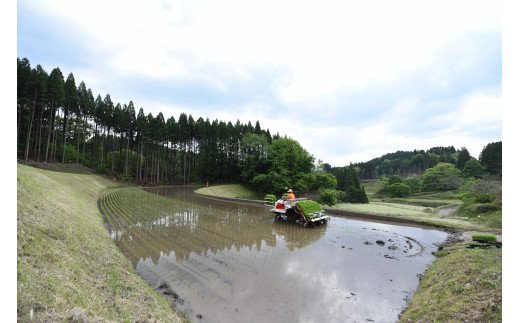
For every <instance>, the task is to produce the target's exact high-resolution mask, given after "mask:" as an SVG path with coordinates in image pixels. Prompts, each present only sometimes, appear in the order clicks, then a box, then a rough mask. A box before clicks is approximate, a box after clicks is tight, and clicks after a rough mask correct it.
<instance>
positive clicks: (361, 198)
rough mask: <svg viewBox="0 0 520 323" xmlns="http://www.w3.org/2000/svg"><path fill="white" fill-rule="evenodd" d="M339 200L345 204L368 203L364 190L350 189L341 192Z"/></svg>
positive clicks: (362, 188)
mask: <svg viewBox="0 0 520 323" xmlns="http://www.w3.org/2000/svg"><path fill="white" fill-rule="evenodd" d="M341 200H342V201H343V202H346V203H368V196H367V194H366V193H365V188H364V187H363V186H361V188H350V189H349V190H347V191H345V192H343V195H342V197H341Z"/></svg>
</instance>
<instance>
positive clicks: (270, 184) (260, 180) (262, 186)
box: [251, 172, 289, 194]
mask: <svg viewBox="0 0 520 323" xmlns="http://www.w3.org/2000/svg"><path fill="white" fill-rule="evenodd" d="M251 185H252V186H253V187H254V188H255V189H257V190H259V191H260V192H273V191H274V192H276V194H280V193H282V192H284V191H285V188H286V187H289V181H288V179H287V178H285V177H284V176H281V175H279V174H278V173H276V172H270V173H268V174H259V175H256V176H255V177H254V178H253V179H252V180H251Z"/></svg>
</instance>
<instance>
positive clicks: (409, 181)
mask: <svg viewBox="0 0 520 323" xmlns="http://www.w3.org/2000/svg"><path fill="white" fill-rule="evenodd" d="M403 182H404V183H405V184H406V185H408V187H409V188H410V190H411V192H412V194H414V193H419V192H421V188H422V181H421V180H420V179H419V178H416V177H413V178H405V179H404V181H403Z"/></svg>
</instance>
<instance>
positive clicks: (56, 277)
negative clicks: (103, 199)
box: [17, 164, 181, 322]
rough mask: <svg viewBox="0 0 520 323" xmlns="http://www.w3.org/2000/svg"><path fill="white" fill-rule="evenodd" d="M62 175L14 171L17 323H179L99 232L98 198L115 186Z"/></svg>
mask: <svg viewBox="0 0 520 323" xmlns="http://www.w3.org/2000/svg"><path fill="white" fill-rule="evenodd" d="M53 167H56V166H53ZM58 169H59V167H58ZM66 171H67V172H58V171H52V170H44V169H38V168H34V167H29V166H26V165H20V164H19V165H18V169H17V206H18V207H17V254H18V257H17V259H18V260H17V265H18V266H17V294H18V295H17V297H18V299H17V312H18V320H19V321H30V320H31V321H32V320H36V321H65V320H73V321H74V320H80V321H81V320H87V321H164V322H172V321H180V320H181V319H180V317H179V315H177V314H176V313H175V312H174V311H173V310H172V308H171V305H170V303H169V302H168V301H167V300H166V299H165V298H163V297H162V296H161V295H159V294H158V293H157V292H156V291H154V290H153V289H152V288H151V287H150V286H148V285H147V284H146V283H145V282H144V281H143V280H142V279H141V278H140V277H139V276H138V274H137V272H136V271H135V270H134V268H133V266H132V264H131V263H130V261H129V260H127V259H126V258H125V257H124V256H123V255H122V254H121V253H120V252H119V250H118V249H117V247H116V245H115V244H114V243H113V241H112V240H111V238H110V236H109V234H108V231H107V230H106V229H105V227H104V222H103V219H102V215H101V214H100V213H99V210H98V207H97V200H98V196H99V193H100V192H101V191H102V190H104V189H106V188H107V187H110V186H114V185H115V184H116V183H115V182H112V181H109V180H107V179H104V178H103V177H100V176H98V175H95V174H92V173H90V172H89V171H88V170H87V169H85V168H82V167H70V166H69V167H67V169H66Z"/></svg>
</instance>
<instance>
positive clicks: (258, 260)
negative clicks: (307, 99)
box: [107, 192, 446, 322]
mask: <svg viewBox="0 0 520 323" xmlns="http://www.w3.org/2000/svg"><path fill="white" fill-rule="evenodd" d="M162 194H164V192H162ZM121 198H124V197H121ZM183 198H184V201H187V200H188V201H189V196H188V197H186V194H184V195H183ZM121 203H123V204H124V203H131V201H121ZM215 203H217V202H215ZM157 205H158V206H159V205H160V203H158V204H157ZM171 205H174V204H171ZM170 207H171V208H173V209H175V206H170ZM135 209H137V208H134V211H135ZM128 213H129V214H128V215H126V217H125V219H126V220H124V221H123V220H121V221H119V222H115V220H113V221H112V222H113V223H117V224H118V227H117V229H116V230H113V231H112V233H113V232H117V233H116V234H114V233H113V238H114V241H115V242H116V243H117V244H118V246H119V247H120V248H121V250H122V251H123V252H124V253H125V254H126V255H127V256H128V257H129V258H130V259H131V260H132V261H133V262H134V264H135V265H136V268H137V270H138V271H139V273H140V274H141V275H142V276H143V278H144V279H145V280H147V281H148V282H149V283H150V284H151V285H152V286H154V287H158V286H160V285H161V284H164V283H167V285H169V286H170V287H171V289H172V290H173V292H174V293H175V294H176V295H178V296H179V298H180V299H177V300H176V301H175V304H176V306H177V307H178V308H180V309H182V310H185V311H186V312H188V313H189V314H190V316H191V317H192V318H195V315H196V314H200V315H202V320H203V321H208V322H218V321H221V322H235V321H236V322H244V321H255V322H258V321H265V322H282V321H283V322H324V321H326V322H345V321H366V320H374V321H376V322H393V321H396V320H397V319H398V314H399V313H400V312H401V310H402V309H403V308H404V306H405V305H406V299H407V298H409V297H410V296H411V294H412V293H413V291H414V290H415V289H416V287H417V284H418V282H419V278H418V275H419V274H422V273H423V272H424V270H425V269H426V268H427V266H428V265H429V264H430V263H431V262H432V261H433V259H434V258H433V256H432V254H431V252H432V251H434V250H435V249H436V247H435V245H434V244H435V243H440V242H442V241H443V240H444V239H445V238H446V234H445V233H443V232H440V231H437V230H426V229H423V228H413V227H402V226H396V225H390V224H382V223H371V222H364V221H356V220H350V219H345V218H336V217H333V218H332V219H331V221H330V222H329V223H328V224H327V226H324V227H318V228H313V229H310V228H303V227H300V226H297V225H292V224H285V223H275V222H273V221H272V216H271V215H270V214H269V213H266V212H265V211H264V210H263V209H262V208H255V207H251V208H248V207H243V206H237V205H230V204H218V203H217V204H215V205H211V207H210V206H209V204H193V203H192V204H191V205H190V208H186V207H185V205H182V207H181V208H180V209H178V210H176V211H175V210H174V211H172V210H160V211H150V212H149V213H148V215H146V214H145V215H143V214H140V215H139V216H133V215H131V213H132V208H131V207H130V208H128ZM107 216H108V218H110V216H111V214H109V213H107ZM112 216H113V215H112Z"/></svg>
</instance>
